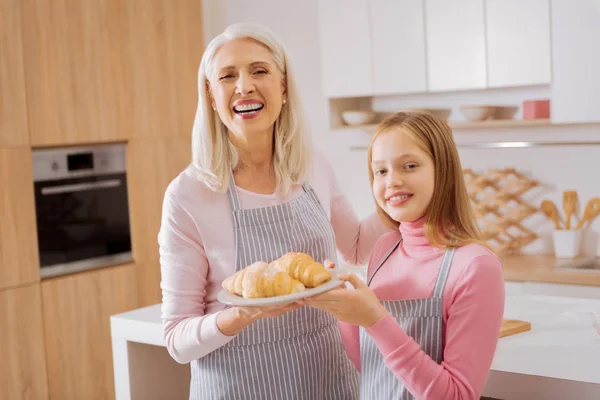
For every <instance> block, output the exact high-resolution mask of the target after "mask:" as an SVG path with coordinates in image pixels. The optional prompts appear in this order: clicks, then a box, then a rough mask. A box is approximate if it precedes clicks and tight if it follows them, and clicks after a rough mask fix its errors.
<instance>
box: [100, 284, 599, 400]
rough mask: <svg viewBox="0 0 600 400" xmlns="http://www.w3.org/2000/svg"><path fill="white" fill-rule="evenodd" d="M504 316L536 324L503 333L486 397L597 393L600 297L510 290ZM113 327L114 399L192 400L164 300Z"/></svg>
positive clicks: (514, 399) (513, 399) (114, 320)
mask: <svg viewBox="0 0 600 400" xmlns="http://www.w3.org/2000/svg"><path fill="white" fill-rule="evenodd" d="M504 317H505V318H510V319H520V320H525V321H529V322H531V325H532V328H531V330H530V331H527V332H522V333H518V334H516V335H512V336H506V337H503V338H501V339H499V342H498V347H497V350H496V354H495V356H494V361H493V363H492V368H491V371H490V375H489V378H488V382H487V385H486V388H485V392H484V395H485V396H486V397H492V398H495V399H510V400H519V399H527V400H532V399H546V400H551V399H561V400H562V399H578V400H586V399H599V398H600V320H598V319H600V300H594V299H582V298H571V297H557V296H539V295H538V296H532V295H527V296H520V295H508V296H507V299H506V306H505V313H504ZM595 320H596V321H598V325H596V327H595V326H594V321H595ZM111 331H112V342H113V361H114V374H115V390H116V400H125V399H134V400H137V399H144V400H151V399H165V398H168V399H173V400H176V399H187V398H188V391H189V389H188V385H189V379H190V373H189V365H187V364H186V365H181V364H178V363H176V362H175V361H174V360H173V359H171V357H170V356H169V355H168V353H167V350H166V348H165V341H164V339H163V334H162V326H161V321H160V305H159V304H157V305H153V306H150V307H145V308H141V309H138V310H133V311H130V312H126V313H123V314H118V315H114V316H112V317H111Z"/></svg>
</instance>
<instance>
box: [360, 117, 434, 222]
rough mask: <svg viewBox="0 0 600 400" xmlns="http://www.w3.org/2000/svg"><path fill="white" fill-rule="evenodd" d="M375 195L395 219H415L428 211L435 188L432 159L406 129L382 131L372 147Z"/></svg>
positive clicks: (381, 205)
mask: <svg viewBox="0 0 600 400" xmlns="http://www.w3.org/2000/svg"><path fill="white" fill-rule="evenodd" d="M371 158H372V163H371V169H372V171H373V195H374V197H375V200H376V201H377V204H378V205H379V207H381V208H382V209H383V210H384V211H385V212H386V213H387V214H388V215H389V216H390V217H391V218H392V219H393V220H395V221H398V222H413V221H416V220H417V219H419V218H421V217H422V216H424V215H425V212H426V210H427V207H429V203H431V198H432V197H433V189H434V178H435V173H434V166H433V160H432V159H431V157H430V156H429V154H427V153H426V152H425V151H423V150H422V149H421V148H420V147H419V146H418V145H417V143H416V141H415V140H414V139H413V137H412V135H411V134H410V133H409V132H407V131H406V130H403V129H399V128H396V129H390V130H388V131H387V132H383V133H381V134H380V135H379V136H378V137H377V139H375V142H373V146H372V147H371Z"/></svg>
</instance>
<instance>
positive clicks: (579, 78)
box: [550, 0, 600, 123]
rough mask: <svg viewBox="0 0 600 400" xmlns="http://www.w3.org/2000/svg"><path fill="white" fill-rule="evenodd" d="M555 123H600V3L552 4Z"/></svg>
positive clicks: (565, 1) (587, 0)
mask: <svg viewBox="0 0 600 400" xmlns="http://www.w3.org/2000/svg"><path fill="white" fill-rule="evenodd" d="M550 4H551V10H552V22H551V27H552V73H553V79H552V88H551V95H552V102H551V107H552V110H551V116H552V122H554V123H577V122H600V111H599V106H600V100H599V98H598V93H600V74H598V71H600V53H599V52H598V51H596V50H593V49H597V48H598V38H599V37H600V2H599V1H598V0H581V1H578V2H576V3H573V2H572V1H568V0H552V2H551V3H550Z"/></svg>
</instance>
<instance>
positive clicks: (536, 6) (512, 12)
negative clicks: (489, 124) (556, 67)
mask: <svg viewBox="0 0 600 400" xmlns="http://www.w3.org/2000/svg"><path fill="white" fill-rule="evenodd" d="M571 7H576V5H573V4H571ZM485 21H486V29H487V57H488V86H489V87H503V86H524V85H537V84H548V83H550V81H551V61H550V3H549V0H486V3H485Z"/></svg>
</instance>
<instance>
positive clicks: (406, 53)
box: [363, 0, 427, 95]
mask: <svg viewBox="0 0 600 400" xmlns="http://www.w3.org/2000/svg"><path fill="white" fill-rule="evenodd" d="M423 13H424V0H371V13H370V25H371V32H372V35H373V37H372V49H373V55H372V56H373V57H372V60H373V85H374V94H376V95H385V94H402V93H413V92H425V91H427V66H426V61H425V60H426V58H425V19H424V15H423ZM363 18H365V17H363Z"/></svg>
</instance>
